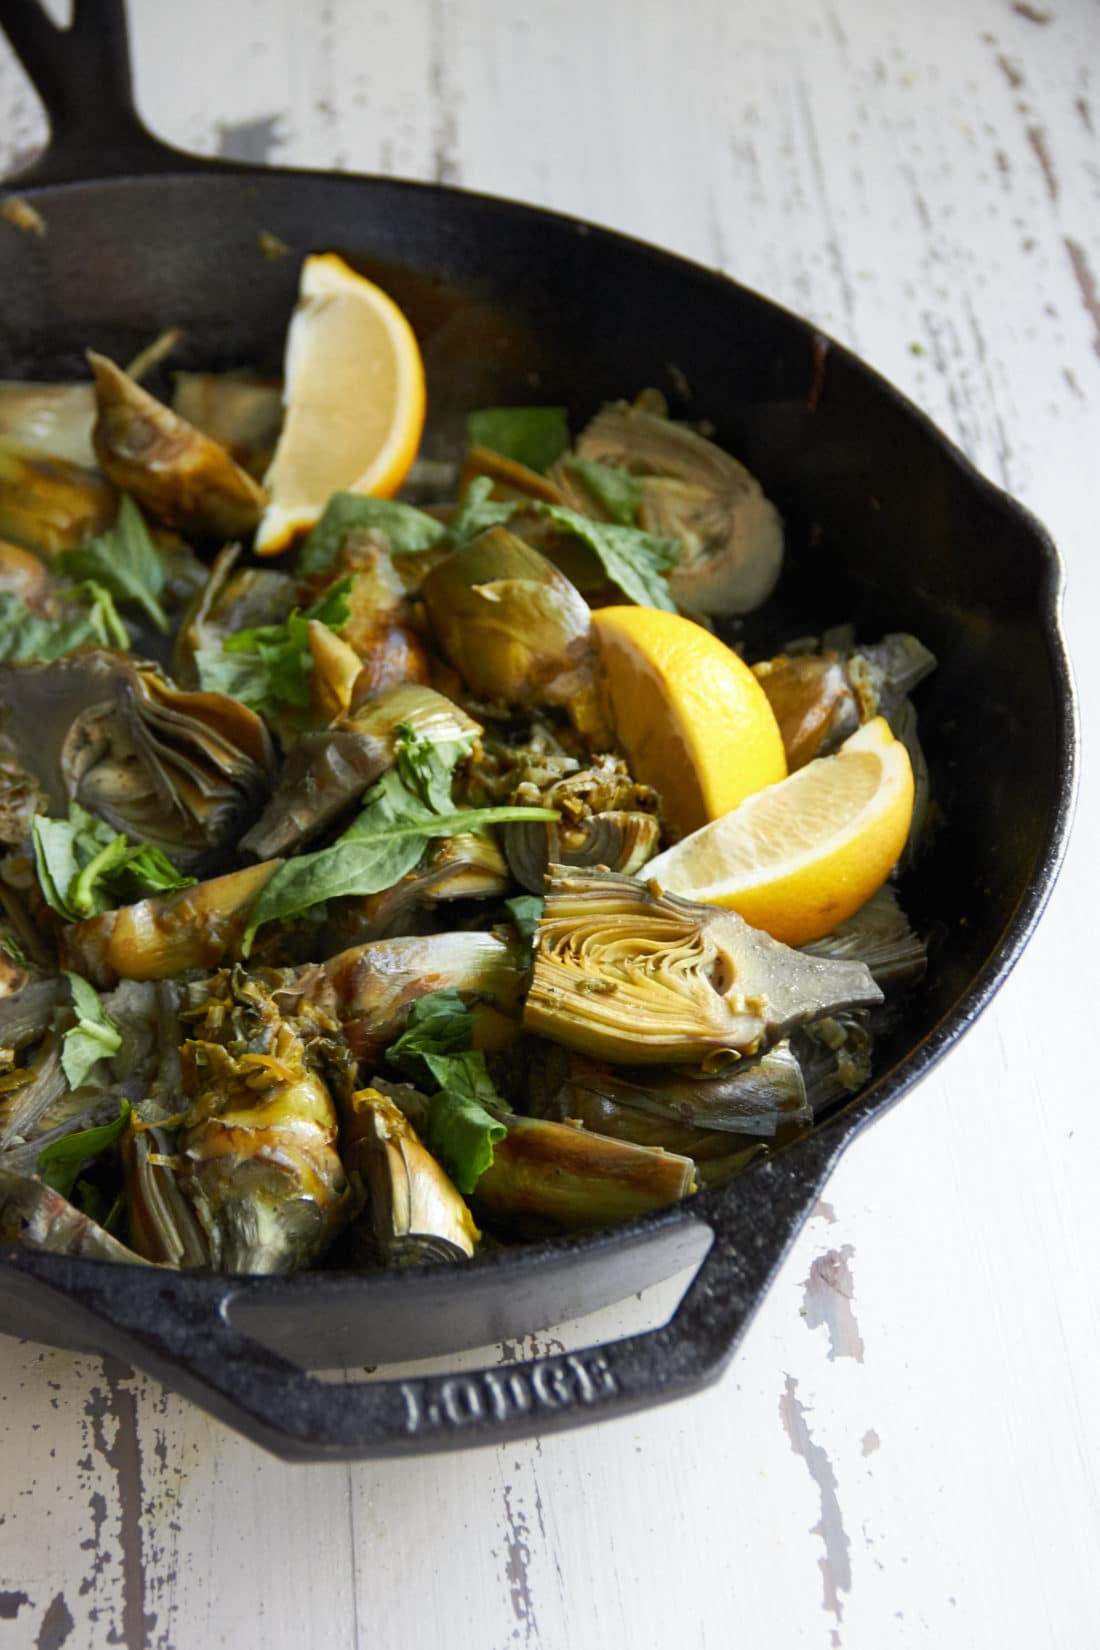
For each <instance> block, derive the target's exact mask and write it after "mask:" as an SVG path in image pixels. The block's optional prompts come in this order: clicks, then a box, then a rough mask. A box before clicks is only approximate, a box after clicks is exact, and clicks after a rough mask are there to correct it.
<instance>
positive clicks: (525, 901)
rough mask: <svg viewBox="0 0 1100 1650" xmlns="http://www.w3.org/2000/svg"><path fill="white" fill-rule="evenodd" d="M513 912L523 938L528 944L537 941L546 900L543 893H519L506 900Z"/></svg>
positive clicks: (512, 915) (510, 910) (513, 919)
mask: <svg viewBox="0 0 1100 1650" xmlns="http://www.w3.org/2000/svg"><path fill="white" fill-rule="evenodd" d="M504 903H505V905H506V906H507V907H508V910H509V912H510V913H511V917H512V921H513V922H514V923H515V925H516V928H517V929H518V930H519V937H520V939H521V940H526V941H527V942H528V944H530V945H533V944H534V943H535V935H536V934H537V933H538V927H539V923H540V921H541V920H542V913H543V908H544V907H545V905H546V901H545V900H544V899H543V897H542V895H541V894H517V895H516V896H515V898H514V899H506V900H505V901H504Z"/></svg>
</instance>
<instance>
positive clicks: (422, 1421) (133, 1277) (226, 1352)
mask: <svg viewBox="0 0 1100 1650" xmlns="http://www.w3.org/2000/svg"><path fill="white" fill-rule="evenodd" d="M807 1144H812V1142H807ZM805 1167H806V1166H805V1163H804V1161H803V1162H802V1163H796V1164H795V1165H793V1166H789V1165H788V1163H787V1162H785V1161H784V1160H783V1158H782V1156H780V1157H779V1158H776V1159H774V1160H770V1161H765V1162H764V1163H762V1164H761V1165H760V1166H759V1168H758V1169H757V1170H756V1171H754V1172H753V1173H751V1174H748V1175H745V1176H743V1177H742V1178H741V1179H740V1180H738V1181H734V1182H732V1183H731V1184H730V1185H729V1186H727V1187H725V1188H724V1189H723V1191H722V1192H721V1194H719V1195H718V1196H716V1197H714V1198H708V1200H707V1202H708V1205H709V1207H708V1208H707V1210H706V1219H705V1222H704V1224H705V1225H707V1226H709V1227H710V1228H711V1230H712V1231H713V1234H714V1238H713V1242H712V1244H711V1246H710V1249H709V1250H708V1251H707V1254H706V1256H705V1257H704V1260H703V1262H702V1265H701V1266H700V1267H699V1270H698V1272H697V1273H696V1275H695V1278H694V1279H693V1281H692V1283H691V1285H690V1286H689V1288H688V1290H687V1292H686V1294H685V1295H684V1297H683V1299H682V1301H681V1302H680V1305H679V1307H678V1308H677V1310H676V1312H675V1313H674V1314H673V1316H672V1317H671V1318H670V1320H669V1321H668V1323H666V1324H664V1325H663V1326H662V1327H661V1328H659V1329H653V1330H649V1331H647V1332H645V1333H643V1334H638V1335H631V1336H628V1337H627V1338H626V1339H624V1340H618V1341H609V1342H606V1343H604V1344H603V1345H597V1346H593V1347H588V1348H586V1349H584V1350H581V1351H575V1352H566V1353H562V1354H560V1355H556V1356H549V1357H541V1358H531V1359H527V1360H526V1361H524V1362H522V1363H516V1364H509V1365H497V1366H495V1367H493V1368H488V1369H479V1370H474V1371H471V1372H469V1373H464V1374H452V1375H447V1374H443V1375H434V1374H433V1375H422V1376H410V1377H408V1378H405V1379H390V1380H378V1381H374V1380H365V1381H357V1382H349V1383H346V1384H339V1383H337V1384H334V1383H332V1382H331V1381H327V1380H319V1379H317V1378H316V1377H314V1376H312V1375H310V1374H308V1373H307V1372H306V1371H304V1370H302V1369H300V1368H298V1367H297V1366H296V1365H295V1364H292V1363H290V1362H288V1361H287V1360H286V1359H285V1358H282V1357H279V1356H278V1355H277V1354H275V1353H273V1352H271V1351H270V1350H269V1349H268V1348H267V1347H265V1346H263V1345H262V1344H261V1343H259V1342H258V1341H256V1340H254V1339H252V1338H251V1337H250V1336H248V1335H247V1334H245V1333H243V1332H242V1331H241V1329H240V1328H238V1327H237V1326H236V1325H235V1324H234V1322H233V1308H234V1303H235V1302H238V1301H242V1300H245V1299H246V1298H247V1296H248V1295H249V1294H250V1293H251V1292H252V1291H253V1290H262V1288H263V1286H264V1283H265V1281H266V1280H264V1279H261V1278H257V1279H245V1278H240V1277H217V1276H206V1277H196V1276H195V1274H189V1275H188V1274H181V1273H173V1272H171V1271H167V1270H161V1269H160V1268H154V1267H149V1268H148V1269H138V1268H131V1269H128V1271H127V1275H126V1278H125V1287H122V1288H120V1287H119V1284H120V1281H121V1280H120V1279H119V1277H118V1271H117V1268H116V1267H114V1266H112V1265H110V1264H109V1263H101V1264H96V1265H90V1264H89V1263H88V1262H86V1261H85V1262H72V1261H69V1262H67V1263H65V1264H64V1266H63V1267H62V1269H61V1271H60V1273H59V1271H58V1267H57V1262H58V1257H57V1256H44V1255H41V1254H37V1253H35V1252H34V1251H31V1250H27V1249H13V1250H12V1251H9V1252H8V1254H6V1255H5V1257H4V1259H5V1261H6V1264H7V1265H8V1266H9V1267H10V1268H12V1269H14V1270H16V1271H19V1272H22V1273H24V1274H28V1275H29V1276H28V1282H30V1281H31V1280H33V1281H34V1283H35V1284H36V1285H37V1288H36V1291H35V1292H36V1294H37V1293H38V1291H39V1290H41V1289H45V1290H48V1291H52V1292H56V1294H57V1297H58V1298H57V1304H56V1312H57V1314H58V1317H59V1319H60V1318H61V1316H62V1315H64V1318H65V1320H66V1321H67V1324H68V1326H69V1327H70V1329H71V1332H72V1334H73V1336H74V1339H75V1337H76V1336H77V1334H78V1333H79V1330H80V1325H81V1322H83V1325H84V1327H85V1331H86V1333H87V1336H88V1341H89V1344H91V1345H93V1346H95V1347H97V1348H104V1349H109V1350H110V1351H111V1352H112V1353H114V1354H115V1355H117V1356H118V1357H120V1358H124V1359H126V1360H127V1361H129V1362H131V1363H133V1364H135V1365H136V1366H138V1367H139V1368H141V1369H143V1370H145V1371H147V1372H148V1373H149V1374H151V1375H154V1376H156V1377H157V1379H158V1380H161V1381H163V1382H164V1383H165V1385H166V1386H169V1387H172V1388H174V1389H175V1390H177V1391H179V1392H181V1393H182V1394H183V1395H184V1396H185V1397H188V1398H190V1399H191V1400H192V1401H194V1402H195V1403H197V1404H199V1405H200V1406H201V1407H202V1408H204V1409H206V1410H208V1411H209V1412H210V1413H211V1414H213V1415H216V1416H217V1417H218V1418H219V1419H220V1420H222V1421H224V1422H226V1423H227V1424H228V1425H230V1426H232V1427H233V1428H234V1429H235V1430H236V1431H238V1432H241V1433H243V1434H244V1435H245V1436H246V1437H248V1438H250V1439H251V1440H252V1441H253V1442H254V1443H257V1444H260V1445H263V1446H264V1447H265V1448H266V1449H269V1450H271V1451H273V1452H274V1453H275V1454H276V1455H279V1456H281V1457H282V1458H283V1459H284V1460H289V1461H346V1460H356V1459H374V1458H378V1457H401V1456H408V1455H419V1454H426V1453H429V1452H432V1451H437V1450H448V1449H468V1448H470V1447H472V1446H474V1445H477V1444H499V1443H506V1442H508V1441H509V1440H512V1439H518V1438H525V1437H531V1436H533V1435H535V1434H542V1433H547V1432H551V1431H558V1430H563V1429H565V1428H568V1427H574V1426H578V1425H582V1424H584V1423H587V1422H593V1421H602V1420H610V1419H614V1418H615V1417H617V1416H622V1415H626V1414H629V1413H631V1412H632V1411H636V1410H640V1409H644V1408H646V1407H648V1406H649V1405H651V1404H655V1403H662V1402H666V1401H668V1400H670V1399H673V1398H681V1397H687V1396H689V1395H690V1394H692V1393H694V1392H697V1391H699V1390H700V1389H701V1388H702V1387H704V1386H707V1385H708V1384H709V1383H710V1382H711V1381H713V1380H715V1379H716V1378H717V1377H718V1376H719V1375H720V1374H721V1372H722V1370H723V1369H724V1367H725V1365H726V1364H727V1363H728V1361H729V1359H730V1358H731V1356H732V1354H733V1351H734V1349H735V1347H736V1345H737V1342H738V1340H739V1339H740V1336H741V1334H742V1332H743V1331H744V1329H745V1327H746V1326H747V1324H748V1321H749V1319H750V1317H751V1316H752V1313H753V1311H754V1310H755V1308H756V1306H757V1305H758V1304H759V1302H760V1300H761V1298H762V1297H763V1294H764V1291H765V1289H766V1287H767V1285H768V1283H769V1281H770V1279H771V1277H772V1276H773V1275H774V1273H775V1271H776V1270H777V1268H778V1266H779V1263H780V1261H781V1260H782V1258H783V1255H784V1254H785V1252H786V1250H787V1248H788V1246H789V1244H790V1241H791V1239H792V1238H793V1236H794V1234H795V1232H796V1231H797V1230H798V1228H799V1226H800V1225H801V1223H802V1221H803V1219H804V1218H805V1216H806V1214H807V1213H808V1211H809V1209H810V1207H811V1206H812V1204H813V1201H814V1199H815V1198H816V1196H817V1193H818V1190H819V1188H820V1186H821V1185H822V1184H823V1183H824V1178H825V1169H826V1167H827V1165H826V1164H825V1163H824V1162H822V1161H819V1163H818V1167H819V1169H820V1171H821V1172H820V1173H819V1175H818V1176H817V1177H815V1179H814V1181H813V1183H812V1184H810V1185H809V1186H808V1185H807V1176H806V1173H805ZM44 1262H45V1263H47V1264H43V1263H44ZM39 1298H40V1297H39ZM324 1310H325V1303H324V1299H323V1291H319V1300H318V1311H319V1313H320V1314H322V1315H323V1313H324ZM105 1330H106V1334H105V1333H104V1331H105Z"/></svg>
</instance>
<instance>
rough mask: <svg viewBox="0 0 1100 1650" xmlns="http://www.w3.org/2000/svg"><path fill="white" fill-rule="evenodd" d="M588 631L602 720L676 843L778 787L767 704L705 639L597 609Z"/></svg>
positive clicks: (688, 626)
mask: <svg viewBox="0 0 1100 1650" xmlns="http://www.w3.org/2000/svg"><path fill="white" fill-rule="evenodd" d="M592 627H593V629H594V631H595V633H596V637H597V640H598V642H599V649H600V676H601V683H602V688H603V693H604V698H605V702H606V708H607V715H608V719H609V721H610V722H611V725H612V727H613V728H614V730H615V733H616V735H617V737H618V739H619V741H620V743H621V744H622V747H623V749H624V750H625V752H626V754H627V757H628V759H629V762H630V767H631V771H632V772H633V774H634V777H635V778H636V779H639V780H640V781H641V782H642V783H643V784H645V785H652V786H654V788H655V789H656V790H658V791H660V793H661V802H662V806H663V811H664V817H665V822H666V824H667V825H668V827H669V829H670V831H671V832H672V833H673V834H674V835H675V836H685V835H686V834H687V833H688V832H689V831H695V830H697V829H698V828H699V826H701V825H705V824H706V822H707V820H708V819H717V818H719V816H720V815H722V814H725V813H728V812H729V810H730V809H731V808H736V807H737V804H738V803H739V802H742V801H744V799H745V797H746V796H751V795H752V793H753V791H758V790H760V789H761V788H762V787H763V786H764V785H773V784H775V782H776V781H777V780H779V779H782V778H784V776H785V775H786V772H787V759H786V757H785V755H784V754H783V739H782V737H781V735H780V732H779V725H778V723H777V722H776V720H775V716H774V715H773V713H772V708H771V706H770V705H769V703H768V699H767V695H766V694H765V692H764V690H763V688H762V687H761V686H760V684H759V682H758V681H757V680H756V677H755V676H754V675H753V673H752V671H751V670H750V669H749V667H748V665H746V664H744V663H743V662H742V661H741V660H740V659H739V658H738V657H737V654H736V653H734V652H732V651H731V649H730V648H728V647H727V646H726V645H725V643H724V642H720V641H719V640H718V638H717V637H716V636H712V635H711V634H710V632H709V630H704V629H703V627H702V625H698V624H694V623H693V622H692V620H691V619H682V618H680V617H679V615H678V614H675V613H664V612H662V611H661V610H660V609H659V608H656V607H601V608H598V609H597V611H596V612H594V613H593V615H592Z"/></svg>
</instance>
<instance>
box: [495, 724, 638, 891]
mask: <svg viewBox="0 0 1100 1650" xmlns="http://www.w3.org/2000/svg"><path fill="white" fill-rule="evenodd" d="M573 766H575V764H573ZM540 777H541V775H540V774H538V772H537V770H536V777H534V778H524V779H522V780H521V781H520V783H519V784H518V785H517V786H516V788H515V789H514V790H513V792H512V794H511V797H510V801H512V802H514V803H517V804H521V805H524V804H529V805H531V806H535V807H544V808H557V809H558V811H559V812H560V814H561V818H560V819H559V820H555V821H552V822H551V823H549V824H546V825H543V824H538V823H532V822H520V823H513V824H510V825H505V826H504V827H503V829H502V837H503V841H504V849H505V853H506V854H507V856H508V864H509V865H510V867H511V869H512V874H513V876H514V877H515V878H516V881H517V882H519V883H522V885H523V887H524V888H527V889H529V890H530V891H531V892H532V893H534V894H541V893H542V891H543V885H544V883H545V880H546V867H547V866H548V865H550V864H558V865H602V866H604V867H606V869H607V870H609V871H626V872H631V873H633V872H637V871H640V870H641V868H642V866H643V865H644V864H645V863H646V861H647V860H649V859H652V858H653V855H654V854H655V853H656V852H657V848H658V846H659V843H660V836H661V827H660V822H659V820H658V818H657V812H658V809H659V807H660V798H659V796H658V795H657V792H656V791H655V790H653V789H652V788H651V787H650V786H648V785H638V784H636V783H635V781H634V779H633V778H632V777H631V774H630V771H629V769H628V768H627V766H626V764H625V762H624V761H623V760H622V758H621V757H618V756H610V755H606V754H605V755H602V756H597V757H595V758H594V759H593V761H592V763H591V765H590V766H589V767H587V768H583V769H580V770H579V771H577V772H574V773H570V774H566V775H564V776H562V777H561V778H555V779H552V780H551V782H550V783H549V784H545V783H542V784H540V783H539V778H540Z"/></svg>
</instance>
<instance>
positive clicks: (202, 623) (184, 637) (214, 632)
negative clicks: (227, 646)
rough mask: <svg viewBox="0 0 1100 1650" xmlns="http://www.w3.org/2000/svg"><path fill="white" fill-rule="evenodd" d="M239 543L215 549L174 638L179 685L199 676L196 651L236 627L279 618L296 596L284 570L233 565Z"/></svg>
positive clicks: (219, 640)
mask: <svg viewBox="0 0 1100 1650" xmlns="http://www.w3.org/2000/svg"><path fill="white" fill-rule="evenodd" d="M240 553H241V547H240V545H239V544H230V545H227V546H226V547H225V549H224V550H222V551H220V552H219V554H218V555H217V557H216V558H215V560H214V563H213V566H212V567H211V568H210V571H209V576H208V577H207V578H206V580H205V581H204V583H203V587H202V589H201V591H200V592H199V595H198V597H197V599H196V601H195V602H194V604H193V605H192V607H191V610H190V612H189V613H188V614H187V616H186V617H185V619H184V621H183V624H182V625H181V627H180V632H179V635H178V636H177V638H176V652H175V671H176V675H177V677H178V678H179V680H180V681H181V682H182V683H183V684H184V686H187V687H191V686H194V685H195V684H196V683H197V682H198V671H197V670H196V668H195V654H196V653H197V652H198V651H199V649H200V648H210V649H217V648H220V647H221V645H222V643H223V642H225V641H226V640H228V638H229V637H230V636H234V635H236V633H237V632H238V631H239V630H249V629H252V628H253V627H255V626H258V625H268V624H282V623H283V621H284V619H286V617H287V615H288V614H289V613H290V611H291V609H292V608H293V607H294V606H295V604H296V601H297V588H296V586H295V583H294V580H293V579H292V578H291V577H290V575H289V573H277V572H276V571H275V569H274V568H272V567H241V568H238V567H237V566H236V563H237V560H238V558H239V556H240Z"/></svg>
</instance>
